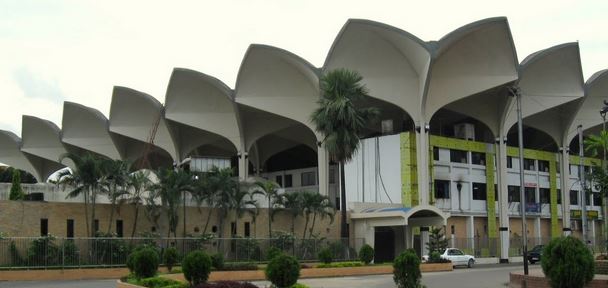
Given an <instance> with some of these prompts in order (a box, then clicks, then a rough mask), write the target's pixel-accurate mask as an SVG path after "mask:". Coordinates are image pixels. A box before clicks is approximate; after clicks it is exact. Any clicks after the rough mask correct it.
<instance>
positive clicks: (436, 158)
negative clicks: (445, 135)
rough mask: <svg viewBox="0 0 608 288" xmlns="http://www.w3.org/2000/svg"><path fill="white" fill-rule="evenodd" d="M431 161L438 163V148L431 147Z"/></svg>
mask: <svg viewBox="0 0 608 288" xmlns="http://www.w3.org/2000/svg"><path fill="white" fill-rule="evenodd" d="M433 160H435V161H439V148H438V147H433Z"/></svg>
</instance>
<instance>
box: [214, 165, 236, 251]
mask: <svg viewBox="0 0 608 288" xmlns="http://www.w3.org/2000/svg"><path fill="white" fill-rule="evenodd" d="M233 174H234V171H233V170H232V169H231V168H224V169H219V168H217V167H213V168H212V169H211V170H210V171H209V173H208V177H209V178H208V180H207V181H208V185H209V189H210V190H211V191H212V192H210V193H213V194H214V196H213V201H214V202H215V208H216V209H217V213H218V215H217V216H218V235H219V236H218V237H219V238H223V237H224V223H225V221H224V220H225V219H226V217H227V216H228V212H229V211H230V209H231V207H232V204H231V203H232V191H234V189H236V187H237V186H238V185H237V183H238V181H237V180H236V179H235V177H234V175H233ZM218 248H220V247H218Z"/></svg>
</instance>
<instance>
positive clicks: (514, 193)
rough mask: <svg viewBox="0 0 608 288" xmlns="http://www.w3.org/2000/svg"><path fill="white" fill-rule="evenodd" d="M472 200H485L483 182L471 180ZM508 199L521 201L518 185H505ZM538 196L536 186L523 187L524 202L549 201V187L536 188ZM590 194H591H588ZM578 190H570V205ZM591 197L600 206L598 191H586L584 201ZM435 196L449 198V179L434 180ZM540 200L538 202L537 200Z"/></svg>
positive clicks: (576, 198)
mask: <svg viewBox="0 0 608 288" xmlns="http://www.w3.org/2000/svg"><path fill="white" fill-rule="evenodd" d="M472 186H473V200H487V190H486V189H487V188H486V184H485V183H475V182H473V185H472ZM507 193H508V196H507V198H508V201H509V202H521V197H520V195H521V194H520V191H519V186H513V185H509V186H507ZM538 194H539V198H540V199H538V201H537V199H536V188H535V187H524V195H525V196H524V197H525V198H526V203H542V204H549V203H551V189H549V188H538ZM589 194H592V195H589ZM578 195H579V191H577V190H570V205H578V204H579V203H578V202H579V201H578V197H579V196H578ZM591 197H593V206H598V207H599V206H600V204H601V196H600V193H587V195H586V202H587V205H588V206H590V205H591ZM435 198H436V199H450V181H448V180H435ZM494 199H495V200H496V201H498V187H497V186H496V185H494ZM539 201H540V202H539ZM557 204H562V199H561V191H560V189H557Z"/></svg>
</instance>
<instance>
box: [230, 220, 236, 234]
mask: <svg viewBox="0 0 608 288" xmlns="http://www.w3.org/2000/svg"><path fill="white" fill-rule="evenodd" d="M230 235H232V236H236V222H230Z"/></svg>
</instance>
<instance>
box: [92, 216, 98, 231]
mask: <svg viewBox="0 0 608 288" xmlns="http://www.w3.org/2000/svg"><path fill="white" fill-rule="evenodd" d="M93 231H95V233H97V232H99V219H95V221H93Z"/></svg>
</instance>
